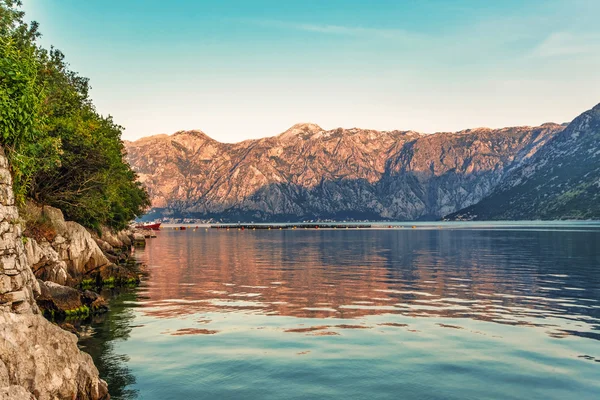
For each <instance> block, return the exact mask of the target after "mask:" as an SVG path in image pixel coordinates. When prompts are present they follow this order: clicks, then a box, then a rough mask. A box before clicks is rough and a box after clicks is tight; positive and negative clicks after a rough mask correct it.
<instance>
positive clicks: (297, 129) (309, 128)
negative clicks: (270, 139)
mask: <svg viewBox="0 0 600 400" xmlns="http://www.w3.org/2000/svg"><path fill="white" fill-rule="evenodd" d="M322 131H323V128H321V127H320V126H319V125H317V124H313V123H310V122H304V123H299V124H296V125H294V126H292V127H291V128H290V129H288V130H287V131H285V132H283V133H282V134H280V135H279V136H278V137H279V138H280V139H282V140H287V139H293V138H296V137H302V138H306V137H309V136H312V135H314V134H315V133H319V132H322Z"/></svg>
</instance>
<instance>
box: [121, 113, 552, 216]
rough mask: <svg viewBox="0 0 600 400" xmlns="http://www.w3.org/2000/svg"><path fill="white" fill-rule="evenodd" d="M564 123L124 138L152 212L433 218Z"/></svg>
mask: <svg viewBox="0 0 600 400" xmlns="http://www.w3.org/2000/svg"><path fill="white" fill-rule="evenodd" d="M563 129H564V127H563V126H561V125H558V124H545V125H544V126H538V127H509V128H501V129H491V128H474V129H467V130H462V131H459V132H439V133H434V134H421V133H418V132H414V131H410V130H409V131H400V130H392V131H377V130H370V129H360V128H350V129H345V128H336V129H331V130H323V129H322V128H321V127H319V126H318V125H316V124H313V123H300V124H296V125H293V126H292V127H290V128H289V129H288V130H286V131H285V132H283V133H281V134H279V135H276V136H269V137H265V138H261V139H249V140H245V141H242V142H237V143H222V142H219V141H216V140H214V139H212V138H210V137H209V136H208V135H206V134H205V133H203V132H202V131H198V130H196V131H178V132H176V133H175V134H173V135H166V136H165V135H155V136H151V137H146V138H142V139H139V140H137V141H135V142H127V143H126V149H127V159H128V161H129V162H130V164H131V165H132V167H133V169H134V170H135V171H136V172H137V173H138V175H139V177H140V180H141V181H142V182H143V183H144V184H145V185H146V186H147V187H148V190H149V192H150V196H151V199H152V202H153V207H154V211H156V213H154V214H153V215H158V216H189V217H197V218H216V219H224V220H236V221H237V220H242V219H243V220H254V221H258V220H275V219H283V220H300V219H315V218H357V219H358V218H369V219H407V220H414V219H424V218H425V219H439V218H441V217H443V216H444V215H446V214H448V213H450V212H453V211H456V210H458V209H461V208H464V207H467V206H469V205H471V204H474V203H476V202H477V201H479V200H481V199H482V198H483V197H485V196H486V195H488V194H489V193H490V192H491V190H492V188H493V187H495V186H496V185H497V184H498V183H499V182H500V180H501V178H502V177H503V175H504V173H505V172H506V171H508V170H510V169H511V168H514V166H515V165H518V164H519V163H521V162H523V160H525V159H527V158H529V157H531V155H532V154H534V153H535V152H536V151H537V149H538V148H539V147H540V146H541V145H543V144H544V143H545V142H546V141H547V140H548V139H549V138H551V137H552V136H553V135H555V134H556V133H557V132H560V131H561V130H563Z"/></svg>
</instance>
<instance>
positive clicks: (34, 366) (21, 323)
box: [0, 313, 109, 400]
mask: <svg viewBox="0 0 600 400" xmlns="http://www.w3.org/2000/svg"><path fill="white" fill-rule="evenodd" d="M0 360H1V361H2V362H3V364H4V365H5V366H6V370H7V372H8V374H7V375H8V381H9V384H10V385H11V386H9V388H8V389H6V388H5V389H4V392H5V393H9V394H10V393H17V394H18V395H21V396H25V395H27V396H29V394H30V393H33V394H35V397H36V398H37V400H50V399H74V398H76V399H81V400H88V399H89V400H98V399H108V398H109V396H108V389H107V385H106V382H104V381H103V380H101V379H99V378H98V370H97V369H96V367H95V366H94V364H93V362H92V358H91V357H90V356H89V355H88V354H86V353H83V352H81V351H80V350H79V349H78V348H77V337H76V336H75V335H73V334H71V333H68V332H66V331H64V330H62V329H61V328H59V327H58V326H56V325H53V324H51V323H50V322H48V321H47V320H46V319H44V318H43V317H41V316H39V315H34V314H24V315H18V314H14V313H0ZM15 385H17V386H21V387H22V388H24V389H25V390H24V391H23V390H21V389H18V388H14V386H15ZM0 393H1V392H0ZM15 396H16V394H15ZM9 398H10V397H9ZM13 398H18V397H13ZM21 398H22V399H27V398H28V397H21Z"/></svg>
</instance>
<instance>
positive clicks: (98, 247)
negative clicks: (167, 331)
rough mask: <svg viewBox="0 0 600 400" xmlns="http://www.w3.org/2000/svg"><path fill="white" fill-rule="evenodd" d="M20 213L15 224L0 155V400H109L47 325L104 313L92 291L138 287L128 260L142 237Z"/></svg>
mask: <svg viewBox="0 0 600 400" xmlns="http://www.w3.org/2000/svg"><path fill="white" fill-rule="evenodd" d="M25 209H26V214H27V215H23V216H20V215H19V211H18V209H17V207H16V206H15V200H14V194H13V190H12V181H11V174H10V171H9V166H8V162H7V160H6V157H5V156H4V152H3V150H2V149H1V148H0V261H1V263H0V399H19V400H22V399H36V400H46V399H48V400H50V399H82V400H87V399H91V400H98V399H108V398H110V396H109V394H108V387H107V385H106V382H104V381H103V380H102V379H100V377H99V376H98V370H97V369H96V367H95V366H94V363H93V361H92V358H91V357H90V356H89V355H88V354H87V353H85V352H82V351H80V350H79V348H78V346H77V337H76V335H74V334H73V333H70V332H67V331H65V330H63V329H62V328H61V327H60V326H58V325H57V324H56V323H53V322H51V321H54V320H61V319H64V318H65V317H70V316H78V315H81V316H85V315H89V314H92V313H96V312H105V311H107V309H108V308H107V305H106V302H105V301H104V299H103V298H102V297H101V296H100V295H98V293H96V291H98V290H100V289H101V288H102V287H105V286H109V287H112V286H119V285H136V284H137V283H139V280H140V275H139V272H138V271H136V269H135V268H134V263H133V262H132V260H131V259H130V255H131V249H132V246H134V245H138V246H143V245H144V244H145V239H146V238H145V235H144V234H143V232H139V231H136V230H133V229H130V230H127V231H122V232H111V231H110V230H108V229H106V228H102V229H101V230H100V232H90V231H88V230H87V229H86V228H84V227H83V226H81V225H79V224H77V223H75V222H72V221H65V219H64V217H63V214H62V212H61V211H60V210H59V209H56V208H53V207H48V206H36V205H32V204H29V205H27V207H26V208H25ZM44 316H46V318H45V317H44Z"/></svg>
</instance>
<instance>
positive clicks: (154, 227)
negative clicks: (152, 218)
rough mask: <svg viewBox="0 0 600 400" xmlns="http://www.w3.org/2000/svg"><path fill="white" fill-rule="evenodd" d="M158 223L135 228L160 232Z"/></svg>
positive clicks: (139, 225)
mask: <svg viewBox="0 0 600 400" xmlns="http://www.w3.org/2000/svg"><path fill="white" fill-rule="evenodd" d="M160 224H161V223H160V222H154V223H146V224H138V225H136V226H135V227H136V228H138V229H146V230H148V231H158V230H160Z"/></svg>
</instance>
